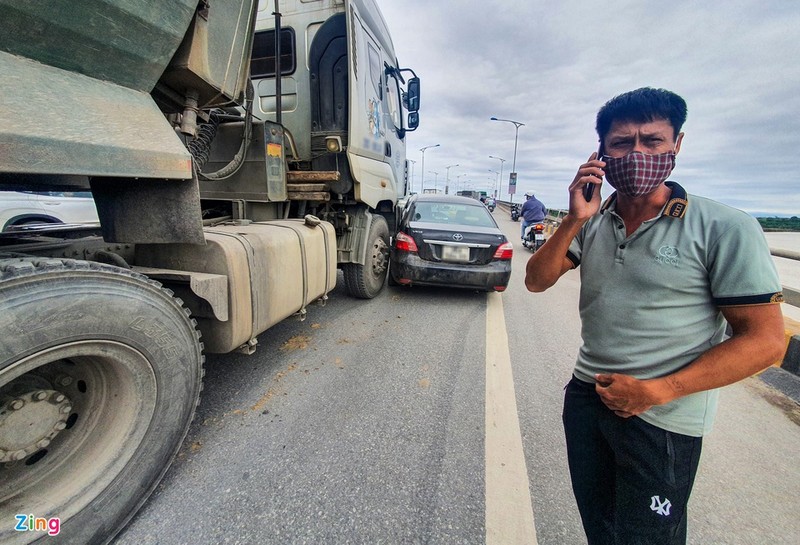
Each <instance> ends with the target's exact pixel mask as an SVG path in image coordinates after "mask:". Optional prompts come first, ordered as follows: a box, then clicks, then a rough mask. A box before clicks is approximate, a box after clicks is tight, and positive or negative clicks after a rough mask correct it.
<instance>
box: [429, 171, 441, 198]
mask: <svg viewBox="0 0 800 545" xmlns="http://www.w3.org/2000/svg"><path fill="white" fill-rule="evenodd" d="M428 172H430V173H431V174H433V176H434V177H433V192H434V193H436V186H437V185H438V183H439V173H438V172H436V171H435V170H429V171H428Z"/></svg>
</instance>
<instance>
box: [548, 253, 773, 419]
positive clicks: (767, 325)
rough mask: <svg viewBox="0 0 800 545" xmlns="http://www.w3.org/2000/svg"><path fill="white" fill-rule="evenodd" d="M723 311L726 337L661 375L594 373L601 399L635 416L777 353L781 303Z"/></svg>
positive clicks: (724, 381)
mask: <svg viewBox="0 0 800 545" xmlns="http://www.w3.org/2000/svg"><path fill="white" fill-rule="evenodd" d="M540 251H541V250H540ZM721 311H722V314H723V315H724V316H725V319H727V320H728V323H730V325H731V328H732V329H733V335H732V336H731V337H730V338H729V339H727V340H726V341H724V342H722V343H721V344H718V345H717V346H715V347H713V348H711V349H709V350H708V351H707V352H705V353H703V354H702V355H701V356H700V357H699V358H697V359H696V360H694V361H693V362H692V363H690V364H689V365H687V366H686V367H684V368H683V369H680V370H679V371H676V372H675V373H672V374H670V375H667V376H664V377H660V378H656V379H649V380H639V379H636V378H633V377H631V376H628V375H620V374H618V373H613V374H608V375H597V376H596V379H597V386H596V389H597V393H598V394H599V395H600V397H601V398H602V400H603V403H605V404H606V406H607V407H608V408H609V409H611V410H613V411H614V412H615V413H616V414H617V415H619V416H622V417H625V418H627V417H630V416H635V415H637V414H641V413H643V412H644V411H646V410H647V409H649V408H650V407H652V406H654V405H663V404H664V403H669V402H670V401H672V400H674V399H677V398H679V397H683V396H685V395H689V394H693V393H696V392H703V391H706V390H712V389H714V388H720V387H722V386H727V385H729V384H733V383H735V382H738V381H740V380H743V379H745V378H747V377H749V376H751V375H753V374H755V373H757V372H759V371H761V370H763V369H766V368H767V367H769V366H770V365H772V364H773V363H775V362H776V361H777V360H778V359H779V358H780V357H781V355H782V354H783V352H784V350H785V348H786V347H785V339H784V325H783V314H782V313H781V308H780V305H779V304H768V305H751V306H737V307H725V308H722V309H721Z"/></svg>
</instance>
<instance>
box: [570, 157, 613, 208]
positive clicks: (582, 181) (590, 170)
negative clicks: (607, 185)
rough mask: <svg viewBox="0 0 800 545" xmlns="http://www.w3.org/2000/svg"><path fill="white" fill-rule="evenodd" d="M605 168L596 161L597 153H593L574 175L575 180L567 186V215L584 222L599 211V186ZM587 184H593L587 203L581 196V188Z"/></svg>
mask: <svg viewBox="0 0 800 545" xmlns="http://www.w3.org/2000/svg"><path fill="white" fill-rule="evenodd" d="M605 166H606V164H605V162H604V161H601V160H600V159H598V158H597V152H594V153H592V154H591V155H590V156H589V160H588V161H587V162H585V163H584V164H582V165H581V167H580V168H579V169H578V173H577V174H575V179H573V180H572V184H570V186H569V213H570V214H571V215H572V216H573V217H575V218H576V219H580V220H586V219H588V218H590V217H592V216H594V215H595V214H596V213H597V211H598V210H600V186H601V184H602V183H603V175H604V174H605V172H604V171H603V167H605ZM587 184H595V188H594V194H593V195H592V200H591V201H589V202H586V199H585V198H584V196H583V188H584V187H586V185H587Z"/></svg>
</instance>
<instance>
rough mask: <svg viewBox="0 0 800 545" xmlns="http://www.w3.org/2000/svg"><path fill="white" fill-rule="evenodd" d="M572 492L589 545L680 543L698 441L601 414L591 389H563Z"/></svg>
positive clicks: (576, 384)
mask: <svg viewBox="0 0 800 545" xmlns="http://www.w3.org/2000/svg"><path fill="white" fill-rule="evenodd" d="M563 420H564V431H565V434H566V440H567V456H568V460H569V471H570V477H571V478H572V490H573V492H574V494H575V499H576V501H577V503H578V510H579V511H580V514H581V520H582V521H583V528H584V531H585V532H586V537H587V538H588V542H589V545H662V544H663V545H682V544H685V543H686V504H687V502H688V501H689V495H690V494H691V491H692V485H693V484H694V477H695V474H696V473H697V465H698V463H699V461H700V450H701V447H702V438H701V437H690V436H688V435H681V434H678V433H672V432H669V431H666V430H663V429H661V428H658V427H656V426H653V425H651V424H648V423H647V422H645V421H644V420H642V419H640V418H638V417H632V418H621V417H619V416H617V415H615V414H614V413H613V412H612V411H611V410H610V409H608V408H607V407H606V406H605V405H604V404H603V402H602V400H601V399H600V396H598V395H597V392H595V387H594V384H590V383H587V382H583V381H580V380H578V379H577V378H575V377H573V378H572V380H571V381H570V383H569V384H568V385H567V387H566V389H565V396H564V413H563Z"/></svg>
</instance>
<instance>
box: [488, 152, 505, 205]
mask: <svg viewBox="0 0 800 545" xmlns="http://www.w3.org/2000/svg"><path fill="white" fill-rule="evenodd" d="M489 159H498V160H499V161H500V177H499V178H498V180H500V187H499V188H498V189H500V193H501V194H502V193H503V163H505V162H506V160H505V159H503V158H502V157H495V156H494V155H490V156H489ZM498 196H499V195H498Z"/></svg>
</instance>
